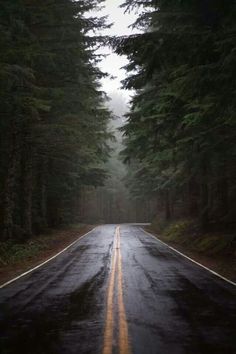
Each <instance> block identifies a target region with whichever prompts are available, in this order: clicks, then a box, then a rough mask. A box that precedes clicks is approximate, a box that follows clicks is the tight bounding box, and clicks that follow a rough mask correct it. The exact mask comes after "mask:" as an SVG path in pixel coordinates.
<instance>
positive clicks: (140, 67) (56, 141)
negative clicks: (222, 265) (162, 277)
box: [0, 0, 236, 241]
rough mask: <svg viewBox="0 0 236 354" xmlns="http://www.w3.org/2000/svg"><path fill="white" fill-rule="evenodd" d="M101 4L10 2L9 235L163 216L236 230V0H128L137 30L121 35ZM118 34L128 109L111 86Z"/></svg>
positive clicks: (4, 120)
mask: <svg viewBox="0 0 236 354" xmlns="http://www.w3.org/2000/svg"><path fill="white" fill-rule="evenodd" d="M102 3H103V0H90V1H89V0H81V1H73V0H45V1H43V2H40V1H37V0H11V1H10V0H5V1H2V0H1V1H0V5H1V9H0V51H1V59H0V60H1V69H0V104H1V119H0V156H1V159H0V196H1V198H0V208H1V212H0V228H1V238H2V240H6V239H14V238H15V239H17V240H18V241H24V240H27V239H28V238H29V237H30V236H31V235H33V234H38V233H42V232H44V230H47V229H48V228H54V227H57V226H60V225H64V224H71V223H76V222H84V223H92V222H93V223H98V222H99V223H117V222H118V223H119V222H138V221H140V222H147V221H151V220H152V219H153V217H154V216H155V215H157V214H158V215H159V216H162V218H164V219H167V220H172V219H174V218H183V217H187V218H194V219H195V220H198V221H199V224H200V225H201V226H202V228H203V229H205V230H207V229H214V228H217V230H220V229H223V230H226V229H227V230H234V229H235V220H236V147H235V141H236V119H235V109H236V55H235V53H236V47H235V43H236V40H235V39H236V38H235V36H236V31H235V18H236V1H223V0H215V1H213V0H188V1H187V0H186V1H185V0H182V1H176V0H153V1H152V0H144V1H131V0H127V1H125V3H124V4H123V5H122V7H123V8H124V11H135V12H136V13H137V14H138V18H137V21H136V22H135V24H134V28H136V29H138V31H137V32H138V34H133V35H131V36H123V37H116V38H110V39H109V38H107V37H106V36H102V35H101V33H102V31H103V30H104V29H106V28H108V27H109V26H110V25H109V24H108V23H107V22H108V21H107V19H106V17H99V16H98V17H97V16H94V13H98V14H99V12H96V11H97V10H99V8H100V6H101V5H102ZM108 41H109V43H111V46H112V47H113V48H114V50H115V51H116V53H117V54H119V55H125V56H126V57H127V58H128V60H129V64H128V65H127V66H126V70H127V78H126V79H125V80H124V81H123V88H124V89H127V90H132V92H134V94H133V96H132V99H131V103H130V109H129V110H128V108H127V107H128V106H127V102H124V101H122V98H121V97H119V95H117V94H116V93H113V99H112V100H111V102H109V101H108V99H107V96H106V94H105V93H104V92H103V90H102V87H101V81H100V79H101V78H103V77H104V76H106V75H107V74H106V73H103V72H102V71H101V70H100V69H99V65H98V63H99V61H100V60H101V56H100V55H99V54H98V52H97V49H98V48H99V47H103V46H105V45H107V43H108ZM112 112H113V113H112ZM123 115H125V116H126V118H125V119H124V118H122V117H123ZM114 116H115V118H114ZM124 122H125V124H124ZM123 124H124V125H123ZM122 125H123V126H122ZM119 130H120V132H119ZM121 134H123V136H124V138H123V141H122V137H121ZM114 136H115V140H114ZM122 159H123V161H124V162H125V163H126V167H125V166H124V165H123V163H122ZM125 175H126V177H125Z"/></svg>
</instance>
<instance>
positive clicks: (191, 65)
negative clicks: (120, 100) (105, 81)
mask: <svg viewBox="0 0 236 354" xmlns="http://www.w3.org/2000/svg"><path fill="white" fill-rule="evenodd" d="M123 7H124V8H125V10H126V11H138V12H139V14H140V15H139V17H138V19H137V21H136V23H135V24H134V26H135V27H136V28H137V29H139V30H141V33H139V34H134V35H132V36H128V37H126V36H124V37H120V38H115V39H114V40H113V46H114V48H115V50H116V51H117V53H118V54H125V55H126V56H127V57H128V59H129V63H128V65H127V66H126V70H127V74H128V75H127V78H126V79H125V80H124V81H123V86H124V88H126V89H132V90H134V91H135V94H134V95H133V98H132V101H131V109H130V111H129V112H128V113H127V115H126V116H127V122H126V124H125V126H124V127H123V128H122V131H123V133H124V137H125V148H124V149H123V152H122V155H123V159H124V160H125V161H126V162H127V164H128V166H129V173H128V176H127V183H128V185H129V187H130V189H131V192H132V193H133V195H135V196H138V197H140V194H141V195H142V194H143V195H146V196H147V195H150V196H153V195H155V196H156V199H157V203H158V209H157V213H158V214H161V215H162V217H163V218H164V219H167V220H171V219H173V218H179V217H187V218H194V219H196V220H198V222H199V225H200V227H201V228H202V229H203V230H218V231H219V230H228V231H230V230H231V231H232V230H235V226H236V224H235V220H236V145H235V142H236V116H235V111H236V46H235V44H236V32H235V29H236V28H235V18H236V2H235V1H222V0H180V1H176V0H154V1H131V0H127V1H126V2H125V3H124V4H123Z"/></svg>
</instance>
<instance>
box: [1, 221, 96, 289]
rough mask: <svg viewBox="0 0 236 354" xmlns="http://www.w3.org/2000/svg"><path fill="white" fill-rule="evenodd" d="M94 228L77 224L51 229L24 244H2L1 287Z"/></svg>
mask: <svg viewBox="0 0 236 354" xmlns="http://www.w3.org/2000/svg"><path fill="white" fill-rule="evenodd" d="M92 228H93V226H90V225H84V224H75V225H68V226H63V227H60V229H59V230H58V229H50V230H47V231H45V232H44V233H43V234H41V235H37V236H34V237H31V238H30V239H29V240H27V241H24V242H22V243H19V242H18V243H16V241H15V240H7V241H1V242H0V285H1V283H3V282H5V281H7V280H10V279H11V278H12V277H15V276H16V275H18V274H21V273H22V272H24V271H27V270H29V269H30V268H33V267H35V266H36V265H38V264H40V263H42V262H43V261H45V260H47V259H48V258H50V257H52V256H53V255H55V254H56V253H58V252H60V251H61V250H62V249H64V248H65V247H67V246H68V245H69V244H71V243H72V242H73V241H75V240H77V239H79V237H80V236H82V235H83V234H84V233H86V232H88V231H90V230H91V229H92Z"/></svg>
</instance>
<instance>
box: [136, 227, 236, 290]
mask: <svg viewBox="0 0 236 354" xmlns="http://www.w3.org/2000/svg"><path fill="white" fill-rule="evenodd" d="M140 229H141V230H142V231H143V232H145V234H147V235H149V236H151V237H152V238H154V239H155V240H156V241H159V242H160V243H162V244H163V245H165V246H167V247H168V248H170V249H171V250H172V251H174V252H176V253H178V254H180V255H181V256H182V257H184V258H187V259H188V260H189V261H191V262H193V263H195V264H197V265H198V266H200V267H202V268H204V269H205V270H208V272H210V273H212V274H214V275H216V276H217V277H219V278H221V279H223V280H224V281H226V282H227V283H229V284H231V285H234V286H236V283H234V282H233V281H232V280H229V279H227V278H225V277H224V276H223V275H220V274H219V273H216V272H214V270H212V269H210V268H207V267H206V266H204V265H203V264H201V263H198V262H197V261H195V260H194V259H192V258H190V257H188V256H186V254H184V253H182V252H180V251H178V250H176V249H175V248H174V247H171V246H169V245H168V244H167V243H165V242H163V241H161V240H160V239H159V238H158V237H156V236H154V235H152V234H150V232H147V231H145V230H144V229H143V228H140Z"/></svg>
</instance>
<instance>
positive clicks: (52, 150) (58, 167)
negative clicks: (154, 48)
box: [0, 0, 111, 240]
mask: <svg viewBox="0 0 236 354" xmlns="http://www.w3.org/2000/svg"><path fill="white" fill-rule="evenodd" d="M99 3H100V1H99V0H92V1H91V0H83V1H76V2H75V1H70V0H57V1H52V0H45V1H38V0H11V1H5V0H4V1H1V3H0V5H1V7H0V38H1V39H0V51H1V69H0V104H1V121H0V141H1V143H0V154H1V162H0V188H1V189H0V194H1V215H0V224H1V239H3V240H5V239H11V238H16V239H17V240H26V239H28V238H29V237H30V236H32V234H37V233H40V232H43V230H44V229H46V228H48V227H56V226H58V225H60V224H65V223H71V222H73V221H75V219H76V218H77V209H78V208H77V204H78V200H79V194H80V190H81V188H82V186H85V185H90V186H98V185H101V184H103V181H104V179H105V177H106V171H105V169H104V163H105V161H106V160H107V158H108V155H109V150H110V148H109V145H108V141H109V139H110V138H111V133H110V132H109V130H108V121H109V119H110V118H111V112H109V110H108V109H107V106H106V100H107V98H106V95H105V93H104V92H103V91H102V89H101V85H100V83H99V80H100V78H101V77H102V76H103V75H105V74H104V73H102V72H101V71H100V70H99V69H98V66H97V65H96V63H97V61H98V60H99V57H98V56H97V55H96V54H95V49H96V48H97V47H99V46H102V45H103V43H104V41H106V38H105V37H101V36H97V35H93V32H96V31H97V30H99V29H102V28H105V27H106V26H107V24H106V19H105V18H96V17H88V16H85V15H84V14H85V13H89V11H92V10H94V9H96V7H97V6H98V5H99Z"/></svg>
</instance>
